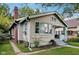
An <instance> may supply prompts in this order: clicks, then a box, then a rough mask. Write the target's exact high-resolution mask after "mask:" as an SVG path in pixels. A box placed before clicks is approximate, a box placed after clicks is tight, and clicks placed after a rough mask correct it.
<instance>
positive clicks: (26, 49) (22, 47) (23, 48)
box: [16, 43, 29, 52]
mask: <svg viewBox="0 0 79 59" xmlns="http://www.w3.org/2000/svg"><path fill="white" fill-rule="evenodd" d="M16 46H17V47H18V48H19V49H20V50H21V51H22V52H29V49H28V47H25V46H24V43H20V44H17V45H16Z"/></svg>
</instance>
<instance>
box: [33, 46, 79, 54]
mask: <svg viewBox="0 0 79 59" xmlns="http://www.w3.org/2000/svg"><path fill="white" fill-rule="evenodd" d="M34 55H79V49H76V48H70V47H62V48H56V49H50V50H48V51H44V52H40V53H36V54H34Z"/></svg>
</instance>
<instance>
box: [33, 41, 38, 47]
mask: <svg viewBox="0 0 79 59" xmlns="http://www.w3.org/2000/svg"><path fill="white" fill-rule="evenodd" d="M34 45H35V47H36V48H37V47H38V46H39V41H38V40H35V41H34Z"/></svg>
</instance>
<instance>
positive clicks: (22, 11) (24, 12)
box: [19, 6, 40, 17]
mask: <svg viewBox="0 0 79 59" xmlns="http://www.w3.org/2000/svg"><path fill="white" fill-rule="evenodd" d="M39 13H40V10H39V9H36V10H34V9H32V8H30V7H28V6H27V7H25V6H24V7H22V8H20V9H19V14H20V15H19V16H20V17H24V16H31V15H35V14H39Z"/></svg>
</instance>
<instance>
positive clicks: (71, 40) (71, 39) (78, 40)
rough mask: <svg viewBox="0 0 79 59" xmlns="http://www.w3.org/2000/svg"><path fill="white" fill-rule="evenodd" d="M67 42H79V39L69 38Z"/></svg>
mask: <svg viewBox="0 0 79 59" xmlns="http://www.w3.org/2000/svg"><path fill="white" fill-rule="evenodd" d="M67 42H79V37H74V38H69V39H68V40H67Z"/></svg>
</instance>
